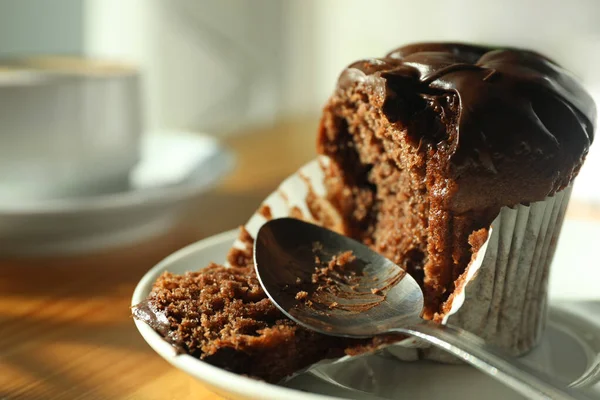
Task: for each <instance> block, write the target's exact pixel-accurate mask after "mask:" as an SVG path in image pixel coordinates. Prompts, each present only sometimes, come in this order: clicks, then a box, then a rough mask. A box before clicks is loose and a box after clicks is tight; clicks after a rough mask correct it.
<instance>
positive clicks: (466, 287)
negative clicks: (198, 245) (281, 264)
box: [234, 157, 571, 369]
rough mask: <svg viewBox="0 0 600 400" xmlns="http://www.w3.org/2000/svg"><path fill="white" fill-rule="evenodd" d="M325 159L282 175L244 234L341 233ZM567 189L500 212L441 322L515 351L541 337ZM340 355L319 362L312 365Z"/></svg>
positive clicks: (419, 346)
mask: <svg viewBox="0 0 600 400" xmlns="http://www.w3.org/2000/svg"><path fill="white" fill-rule="evenodd" d="M328 162H329V160H328V159H327V158H326V157H320V158H319V159H316V160H313V161H311V162H309V163H308V164H306V165H305V166H303V167H302V168H300V169H299V170H298V171H297V172H296V173H295V174H293V175H291V176H290V177H288V178H287V179H286V180H284V181H283V182H282V183H281V185H280V186H279V188H278V189H277V190H276V191H275V192H273V193H272V194H271V195H270V196H268V197H267V198H266V199H265V201H264V202H263V204H262V206H261V208H260V209H259V210H257V212H256V213H255V214H254V215H253V216H252V217H251V218H250V219H249V221H248V222H247V224H246V225H245V228H246V230H247V231H248V233H249V234H250V236H252V238H255V237H256V234H257V233H258V230H259V228H260V227H261V226H262V225H263V224H264V223H265V222H266V221H267V220H269V219H271V218H282V217H289V216H291V217H296V218H300V219H304V220H306V221H309V222H313V223H317V224H323V223H324V222H326V225H327V226H328V227H330V228H332V229H334V230H340V229H341V226H342V224H341V216H339V214H337V211H336V210H335V208H334V207H333V206H332V205H331V204H330V203H329V202H328V201H327V200H326V188H325V184H324V181H325V174H324V172H323V167H324V166H326V165H327V163H328ZM570 194H571V188H570V187H568V188H566V189H564V190H562V191H560V192H558V193H556V194H555V195H554V196H552V197H548V198H546V199H545V200H544V201H540V202H536V203H532V204H530V205H529V206H524V205H519V206H516V207H514V208H509V207H504V208H502V209H501V211H500V213H499V215H498V216H497V217H496V219H495V220H494V221H493V222H492V225H491V227H490V228H489V230H488V239H487V240H486V242H485V243H484V244H483V246H482V247H481V248H480V249H479V251H478V252H477V253H476V254H475V255H474V256H473V258H472V261H471V263H470V264H469V266H468V267H467V269H466V271H465V272H464V274H463V278H464V279H462V284H459V285H458V288H457V289H456V290H455V291H454V293H453V295H452V300H451V301H452V303H451V307H450V311H449V312H448V313H447V314H446V315H445V316H444V318H443V320H442V323H444V324H452V325H454V326H457V327H461V328H464V329H466V330H468V331H470V332H472V333H474V334H476V335H478V336H480V337H482V338H483V339H485V340H486V341H487V342H489V343H492V344H495V345H497V346H500V347H502V348H503V349H505V350H507V351H508V352H509V353H511V354H512V355H515V356H518V355H522V354H524V353H526V352H527V351H529V350H530V349H531V348H532V347H534V346H535V345H536V344H537V343H538V342H539V340H540V338H541V336H542V333H543V330H544V327H545V321H546V313H547V292H548V276H549V268H550V264H551V261H552V257H553V255H554V250H555V248H556V244H557V240H558V236H559V233H560V229H561V226H562V222H563V219H564V215H565V210H566V207H567V204H568V201H569V197H570ZM308 199H310V201H308ZM319 209H320V210H327V215H328V216H329V217H328V221H322V220H320V218H321V215H320V213H319V212H318V211H319ZM336 219H337V221H336ZM336 227H340V228H339V229H336ZM245 246H247V244H246V243H243V242H241V241H239V240H238V241H236V242H235V244H234V247H237V248H242V249H243V248H245ZM385 352H387V353H388V354H390V355H392V356H394V357H397V358H399V359H402V360H405V361H413V360H418V359H422V358H426V359H430V360H436V361H441V362H455V361H456V360H457V359H456V358H454V357H453V356H450V355H448V354H447V353H445V352H443V351H442V350H439V349H437V348H433V347H430V346H429V345H428V344H426V343H423V342H421V341H419V340H417V339H414V338H408V339H405V340H402V341H399V342H396V343H394V344H393V345H390V346H388V347H387V348H386V349H385ZM344 359H346V357H344V358H342V359H340V360H329V361H324V362H320V363H317V364H315V367H316V366H319V365H323V364H328V363H331V362H339V361H342V360H344ZM309 369H310V368H309Z"/></svg>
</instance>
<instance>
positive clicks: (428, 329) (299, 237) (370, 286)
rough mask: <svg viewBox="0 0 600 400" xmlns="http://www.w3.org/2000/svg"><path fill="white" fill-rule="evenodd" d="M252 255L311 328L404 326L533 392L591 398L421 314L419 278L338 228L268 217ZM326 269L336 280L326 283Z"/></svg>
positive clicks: (365, 331) (397, 329)
mask: <svg viewBox="0 0 600 400" xmlns="http://www.w3.org/2000/svg"><path fill="white" fill-rule="evenodd" d="M348 250H351V251H352V254H353V256H354V257H355V259H354V261H352V262H349V263H348V264H347V265H345V266H343V267H339V268H343V269H344V271H343V274H342V273H339V271H338V272H335V271H329V272H328V271H324V273H325V274H329V275H327V276H321V277H319V276H316V278H315V279H313V273H314V272H315V267H316V266H317V262H321V263H324V264H323V265H326V263H325V262H326V261H328V260H329V258H331V257H332V256H335V255H338V254H340V253H341V252H346V251H348ZM254 262H255V268H256V273H257V275H258V279H259V280H260V283H261V285H262V287H263V289H264V290H265V292H266V293H267V295H268V296H269V298H270V299H271V300H272V301H273V303H274V304H275V305H276V306H277V307H278V308H279V309H280V310H281V311H282V312H283V313H284V314H285V315H287V316H288V317H289V318H290V319H292V320H293V321H295V322H297V323H298V324H300V325H302V326H304V327H305V328H307V329H310V330H313V331H317V332H319V333H322V334H326V335H333V336H343V337H349V338H368V337H373V336H376V335H382V334H390V333H396V334H406V335H410V336H414V337H417V338H419V339H422V340H424V341H427V342H429V343H430V344H432V345H434V346H436V347H439V348H441V349H443V350H446V351H447V352H449V353H451V354H453V355H455V356H457V357H458V358H460V359H462V360H464V361H466V362H467V363H469V364H471V365H473V366H474V367H476V368H478V369H479V370H481V371H483V372H485V373H486V374H488V375H490V376H492V377H493V378H495V379H497V380H499V381H500V382H503V383H504V384H506V385H508V386H509V387H511V388H513V389H514V390H516V391H517V392H519V393H521V394H522V395H524V396H526V397H528V398H535V399H589V398H588V397H586V396H585V395H584V394H583V393H582V392H580V391H576V390H574V389H572V388H569V387H567V383H563V382H559V381H558V380H557V379H555V378H551V377H549V376H547V375H545V374H543V373H541V372H539V371H536V370H534V369H532V368H530V367H528V366H526V365H525V364H522V363H521V362H519V361H518V360H517V359H515V358H513V357H511V356H509V355H507V354H504V353H503V352H502V351H500V350H498V349H497V348H494V347H492V346H490V345H488V344H486V343H485V342H484V341H483V339H481V338H479V337H477V336H475V335H473V334H471V333H469V332H467V331H464V330H462V329H460V328H456V327H452V326H448V325H440V324H437V323H435V322H431V321H426V320H424V319H422V318H421V317H420V314H421V311H422V309H423V292H422V291H421V288H420V287H419V285H418V284H417V282H416V281H415V280H414V279H413V278H412V277H411V276H410V275H408V274H406V273H404V271H403V270H401V269H400V267H398V266H397V265H396V264H394V263H392V262H391V261H390V260H388V259H386V258H385V257H383V256H381V255H379V254H378V253H376V252H375V251H373V250H371V249H370V248H368V247H367V246H365V245H363V244H361V243H359V242H357V241H355V240H353V239H350V238H348V237H345V236H343V235H340V234H338V233H336V232H333V231H330V230H328V229H325V228H322V227H320V226H317V225H313V224H309V223H306V222H303V221H300V220H297V219H293V218H281V219H274V220H271V221H269V222H267V223H266V224H264V225H263V226H262V227H261V229H260V230H259V232H258V235H257V238H256V240H255V243H254ZM328 277H329V279H331V280H332V281H331V282H330V283H332V285H325V287H323V285H322V282H323V279H325V280H326V279H327V278H328ZM319 286H322V287H321V289H318V287H319ZM300 292H304V293H300ZM299 293H300V294H299ZM308 300H310V302H309V301H308Z"/></svg>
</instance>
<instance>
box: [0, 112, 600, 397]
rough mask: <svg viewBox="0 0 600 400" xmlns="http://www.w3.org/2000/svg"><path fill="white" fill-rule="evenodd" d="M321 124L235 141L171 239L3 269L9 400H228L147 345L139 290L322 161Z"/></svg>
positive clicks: (2, 393)
mask: <svg viewBox="0 0 600 400" xmlns="http://www.w3.org/2000/svg"><path fill="white" fill-rule="evenodd" d="M316 123H317V122H316V119H307V120H303V121H300V122H288V123H281V124H277V125H276V126H272V127H270V128H267V129H259V130H256V132H253V133H251V134H245V135H238V136H235V137H232V138H230V139H226V144H227V145H228V146H229V147H230V148H231V149H232V150H234V151H235V152H236V154H237V156H238V164H237V168H236V170H235V171H234V173H233V174H232V175H231V176H230V177H229V178H228V179H227V180H226V181H225V182H223V184H221V185H220V186H219V187H218V188H216V189H215V190H213V191H211V192H210V193H208V194H207V195H205V196H203V197H202V198H201V199H198V200H197V201H194V202H193V204H190V206H189V207H188V208H187V209H186V210H185V211H184V213H183V216H182V222H181V223H180V224H178V225H177V226H176V227H175V228H173V230H172V231H171V232H168V233H167V234H165V235H163V236H162V237H159V238H155V239H152V240H149V241H147V242H145V243H140V244H137V245H134V246H130V247H126V248H119V249H113V250H110V251H105V252H102V253H98V254H89V255H85V256H77V257H69V258H66V257H58V258H57V257H55V258H44V259H1V260H0V399H17V398H22V399H79V398H81V399H211V400H212V399H220V397H219V396H217V395H215V394H212V393H210V392H209V391H208V390H207V389H206V388H205V387H203V385H202V384H200V383H198V382H197V381H195V380H194V379H192V378H191V377H189V376H188V375H186V374H184V373H183V372H180V371H178V370H177V369H175V368H173V367H171V366H170V365H169V364H167V362H166V361H164V360H163V359H162V358H160V357H159V356H158V355H157V354H156V353H154V352H153V351H152V350H151V349H150V347H149V346H148V345H147V344H146V343H145V342H144V340H143V339H142V338H141V336H140V335H139V334H138V332H137V330H136V328H135V326H134V324H133V321H132V319H131V317H130V312H129V302H130V299H131V295H132V292H133V289H134V287H135V285H136V284H137V282H138V281H139V279H140V278H141V277H142V275H143V274H144V273H145V272H146V271H147V270H148V269H149V268H150V267H152V266H153V265H154V264H156V263H157V262H158V261H159V260H161V259H162V258H164V257H165V256H167V255H168V254H170V253H172V252H173V251H175V250H177V249H179V248H181V247H183V246H184V245H186V244H189V243H191V242H194V241H196V240H198V239H201V238H203V237H206V236H208V235H212V234H214V233H218V232H220V231H224V230H227V229H231V228H234V227H236V226H238V225H240V224H243V223H244V222H245V219H246V218H247V217H248V216H249V215H250V214H251V213H252V212H254V210H255V209H256V207H257V206H258V205H259V203H260V202H261V200H262V199H263V198H264V197H265V196H266V195H267V194H268V193H270V192H271V191H272V190H273V189H274V188H276V186H277V184H278V182H280V181H281V179H282V178H284V177H285V176H287V175H289V174H290V173H292V172H294V171H295V170H296V169H297V168H298V167H299V166H301V165H302V164H303V163H304V162H306V161H308V160H310V159H311V158H312V157H314V137H315V134H314V132H315V129H316ZM569 216H570V217H572V218H586V219H589V218H594V219H598V220H600V212H599V211H598V209H594V208H593V207H588V206H586V205H582V204H575V205H573V207H571V210H570V211H569ZM199 267H201V266H199Z"/></svg>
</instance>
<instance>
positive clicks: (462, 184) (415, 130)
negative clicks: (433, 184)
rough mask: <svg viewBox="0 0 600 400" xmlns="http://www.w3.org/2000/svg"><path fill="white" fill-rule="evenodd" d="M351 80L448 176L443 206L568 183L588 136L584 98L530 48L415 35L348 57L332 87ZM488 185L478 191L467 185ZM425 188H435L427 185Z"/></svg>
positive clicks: (592, 112) (539, 196) (590, 122)
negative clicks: (374, 54) (387, 49)
mask: <svg viewBox="0 0 600 400" xmlns="http://www.w3.org/2000/svg"><path fill="white" fill-rule="evenodd" d="M357 87H360V88H361V89H362V90H365V91H366V92H367V93H368V94H369V97H370V102H371V104H373V105H374V106H376V107H378V108H380V109H381V111H382V114H383V115H384V116H385V117H386V118H387V119H388V120H389V121H390V122H391V123H394V124H399V125H400V126H402V127H404V128H406V129H407V132H408V135H409V137H410V138H411V141H412V142H414V143H413V144H414V145H415V146H424V145H425V146H426V148H428V149H433V150H434V151H435V153H436V154H437V156H436V157H437V160H438V161H437V164H436V165H437V168H439V169H440V170H443V172H442V173H441V174H440V175H443V176H446V177H450V179H451V181H452V184H451V185H450V186H451V188H449V190H452V191H453V196H448V193H440V196H439V197H440V198H442V197H443V198H444V199H446V200H445V201H446V202H447V208H449V209H452V210H453V211H455V212H458V213H461V212H466V211H468V210H471V209H474V208H479V209H480V208H489V207H493V208H498V207H501V206H505V205H515V204H518V203H525V204H526V203H529V202H533V201H539V200H543V199H544V198H545V197H546V196H549V195H552V194H553V193H555V192H556V191H558V190H561V189H563V188H564V187H566V186H567V185H569V184H570V183H571V181H572V179H573V178H574V177H575V175H576V174H577V172H578V171H579V168H580V167H581V164H582V162H583V160H584V158H585V156H586V154H587V152H588V149H589V146H590V144H591V142H592V139H593V131H594V126H595V123H596V121H595V119H596V109H595V105H594V102H593V100H592V99H591V97H590V96H589V94H588V93H587V92H586V91H585V90H584V89H583V87H582V86H581V85H580V84H579V83H578V82H577V81H576V80H575V79H574V78H573V76H572V75H571V74H569V73H568V72H567V71H565V70H564V69H562V68H561V67H560V66H558V65H557V64H556V63H554V62H553V61H551V60H549V59H548V58H546V57H544V56H542V55H540V54H537V53H535V52H532V51H526V50H519V49H514V48H505V49H498V48H491V47H482V46H473V45H467V44H460V43H420V44H413V45H409V46H405V47H401V48H399V49H396V50H394V51H392V52H391V53H389V54H388V55H386V56H385V57H384V58H376V59H367V60H362V61H358V62H355V63H353V64H352V65H350V66H349V67H348V68H347V69H346V70H345V71H344V72H343V73H342V75H341V76H340V79H339V81H338V90H341V91H345V90H353V89H354V88H357ZM482 189H485V190H489V191H493V192H494V193H496V194H497V196H481V195H478V193H477V192H476V191H481V190H482ZM432 194H433V195H434V196H435V195H436V193H432Z"/></svg>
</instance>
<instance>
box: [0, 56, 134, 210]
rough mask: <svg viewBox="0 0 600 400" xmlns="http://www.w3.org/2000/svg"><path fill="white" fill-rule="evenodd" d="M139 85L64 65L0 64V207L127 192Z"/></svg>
mask: <svg viewBox="0 0 600 400" xmlns="http://www.w3.org/2000/svg"><path fill="white" fill-rule="evenodd" d="M139 81H140V78H139V74H138V72H137V71H136V70H135V69H133V68H129V67H124V66H119V65H114V64H108V63H103V62H94V61H88V60H81V59H69V58H37V59H27V60H11V61H0V202H14V201H32V200H36V201H37V200H44V199H52V198H64V197H71V196H85V195H96V194H100V193H107V192H116V191H120V190H125V189H127V187H128V182H129V173H130V170H131V169H132V168H133V166H134V165H135V164H136V163H137V162H138V159H139V145H140V134H141V132H142V118H141V104H140V93H139V91H140V82H139Z"/></svg>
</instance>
